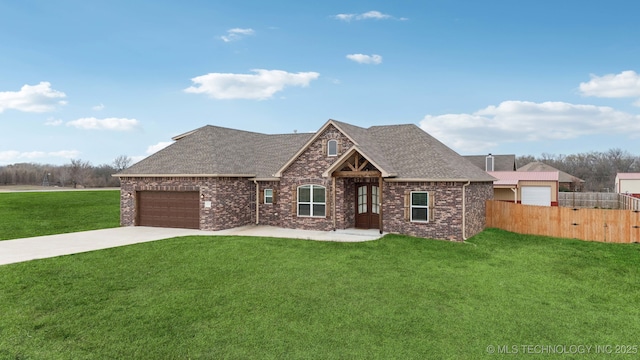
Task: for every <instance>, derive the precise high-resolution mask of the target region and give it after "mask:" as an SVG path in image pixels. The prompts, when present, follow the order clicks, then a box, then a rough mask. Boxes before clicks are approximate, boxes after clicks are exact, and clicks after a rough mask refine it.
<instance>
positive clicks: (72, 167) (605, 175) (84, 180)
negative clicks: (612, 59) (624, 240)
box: [0, 148, 640, 192]
mask: <svg viewBox="0 0 640 360" xmlns="http://www.w3.org/2000/svg"><path fill="white" fill-rule="evenodd" d="M534 161H540V162H543V163H545V164H547V165H550V166H553V167H554V168H556V169H558V170H561V171H564V172H566V173H568V174H570V175H573V176H575V177H578V178H580V179H582V180H584V181H585V183H584V185H583V187H582V189H583V191H595V192H612V191H614V182H615V177H616V174H617V173H621V172H640V156H635V155H632V154H631V153H629V152H628V151H625V150H621V149H617V148H614V149H610V150H608V151H605V152H595V151H592V152H587V153H578V154H572V155H555V154H547V153H543V154H542V155H541V156H539V157H534V156H531V155H524V156H517V157H516V164H517V166H518V167H522V166H524V165H526V164H528V163H530V162H534ZM130 165H131V158H130V157H128V156H125V155H120V156H118V157H117V158H116V159H115V160H114V161H113V162H112V163H111V164H103V165H98V166H93V165H91V163H90V162H88V161H84V160H80V159H72V160H71V162H70V163H69V164H65V165H43V164H33V163H20V164H13V165H6V166H1V167H0V185H48V186H60V187H117V186H120V180H119V179H118V178H116V177H113V176H112V175H113V174H115V173H117V172H120V171H122V170H124V169H126V168H127V167H129V166H130Z"/></svg>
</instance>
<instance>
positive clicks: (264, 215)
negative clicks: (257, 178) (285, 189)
mask: <svg viewBox="0 0 640 360" xmlns="http://www.w3.org/2000/svg"><path fill="white" fill-rule="evenodd" d="M258 184H259V190H258V196H263V198H262V199H258V202H259V205H258V206H259V209H260V210H259V211H260V215H259V219H258V223H259V224H260V225H270V226H280V212H281V210H280V182H279V181H262V182H258ZM254 188H255V185H254ZM264 189H271V190H273V194H274V198H275V202H274V203H273V204H265V203H264V194H263V193H262V191H264ZM254 191H255V190H254ZM254 201H255V200H254ZM255 220H256V219H255V212H254V214H253V216H252V223H255Z"/></svg>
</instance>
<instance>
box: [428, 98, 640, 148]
mask: <svg viewBox="0 0 640 360" xmlns="http://www.w3.org/2000/svg"><path fill="white" fill-rule="evenodd" d="M420 126H421V128H422V129H424V130H425V131H426V132H428V133H430V134H431V135H433V136H434V137H436V138H437V139H438V140H440V141H442V142H443V143H445V144H447V145H449V146H451V147H453V148H455V149H457V150H458V151H460V152H467V153H478V152H486V151H487V150H491V148H492V147H495V146H496V145H498V143H500V142H525V141H539V140H563V139H574V138H578V137H581V136H587V135H596V134H601V135H605V134H627V135H630V136H632V137H640V116H639V115H634V114H629V113H625V112H622V111H616V110H615V109H613V108H610V107H605V106H594V105H576V104H570V103H565V102H543V103H534V102H528V101H504V102H502V103H500V105H498V106H493V105H492V106H488V107H486V108H484V109H481V110H479V111H476V112H474V113H472V114H445V115H436V116H433V115H427V116H425V117H424V119H422V121H420Z"/></svg>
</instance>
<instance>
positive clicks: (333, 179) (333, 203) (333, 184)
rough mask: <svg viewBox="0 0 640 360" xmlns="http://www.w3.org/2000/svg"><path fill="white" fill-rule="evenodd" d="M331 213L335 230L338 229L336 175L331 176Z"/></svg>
mask: <svg viewBox="0 0 640 360" xmlns="http://www.w3.org/2000/svg"><path fill="white" fill-rule="evenodd" d="M331 196H332V198H333V201H331V208H332V209H331V213H332V215H333V231H336V177H335V176H331Z"/></svg>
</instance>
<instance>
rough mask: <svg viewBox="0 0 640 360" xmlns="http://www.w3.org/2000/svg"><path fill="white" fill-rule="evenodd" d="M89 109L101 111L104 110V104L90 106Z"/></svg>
mask: <svg viewBox="0 0 640 360" xmlns="http://www.w3.org/2000/svg"><path fill="white" fill-rule="evenodd" d="M91 110H93V111H102V110H104V104H100V105H96V106H93V107H91Z"/></svg>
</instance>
